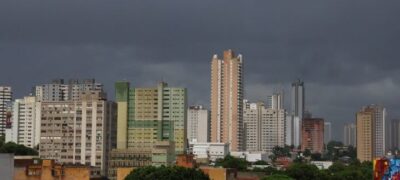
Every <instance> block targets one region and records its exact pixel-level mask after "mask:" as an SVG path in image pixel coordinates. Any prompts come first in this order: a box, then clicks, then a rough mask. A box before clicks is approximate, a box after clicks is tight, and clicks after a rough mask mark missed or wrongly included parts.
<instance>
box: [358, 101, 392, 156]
mask: <svg viewBox="0 0 400 180" xmlns="http://www.w3.org/2000/svg"><path fill="white" fill-rule="evenodd" d="M385 119H386V110H385V108H384V107H382V106H379V105H369V106H366V107H363V108H362V110H361V111H359V112H358V113H357V120H356V122H357V125H356V127H357V158H358V159H359V160H360V161H372V160H373V159H374V158H376V157H381V156H384V155H385V149H386V145H385Z"/></svg>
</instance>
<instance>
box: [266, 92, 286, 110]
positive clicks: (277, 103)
mask: <svg viewBox="0 0 400 180" xmlns="http://www.w3.org/2000/svg"><path fill="white" fill-rule="evenodd" d="M283 95H284V94H283V91H281V92H279V93H274V94H273V95H271V96H268V98H267V106H266V107H267V108H268V109H283V104H284V101H283Z"/></svg>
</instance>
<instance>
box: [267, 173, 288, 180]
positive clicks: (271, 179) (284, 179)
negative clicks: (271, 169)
mask: <svg viewBox="0 0 400 180" xmlns="http://www.w3.org/2000/svg"><path fill="white" fill-rule="evenodd" d="M262 180H293V178H291V177H289V176H287V175H284V174H274V175H270V176H267V177H264V178H262Z"/></svg>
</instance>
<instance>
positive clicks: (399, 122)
mask: <svg viewBox="0 0 400 180" xmlns="http://www.w3.org/2000/svg"><path fill="white" fill-rule="evenodd" d="M391 130H392V131H391V141H392V143H391V144H392V145H391V150H395V149H400V119H393V120H392V123H391Z"/></svg>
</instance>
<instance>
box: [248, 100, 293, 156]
mask: <svg viewBox="0 0 400 180" xmlns="http://www.w3.org/2000/svg"><path fill="white" fill-rule="evenodd" d="M243 106H244V107H245V109H244V113H243V120H244V132H245V150H246V151H250V152H258V151H263V152H266V153H268V154H271V153H272V149H273V148H274V147H275V146H281V147H283V146H284V145H285V118H286V113H285V110H284V109H267V108H265V106H264V104H263V103H261V102H259V103H249V102H247V101H246V100H245V101H244V105H243Z"/></svg>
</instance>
